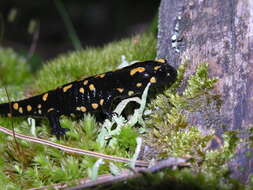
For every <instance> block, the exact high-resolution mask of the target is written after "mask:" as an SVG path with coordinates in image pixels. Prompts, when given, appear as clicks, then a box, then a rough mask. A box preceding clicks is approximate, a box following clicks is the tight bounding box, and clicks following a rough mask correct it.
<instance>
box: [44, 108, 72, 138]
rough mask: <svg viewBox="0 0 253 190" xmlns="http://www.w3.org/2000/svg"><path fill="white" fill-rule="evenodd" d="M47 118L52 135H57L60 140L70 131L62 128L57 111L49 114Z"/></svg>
mask: <svg viewBox="0 0 253 190" xmlns="http://www.w3.org/2000/svg"><path fill="white" fill-rule="evenodd" d="M47 118H48V120H49V124H50V127H51V132H52V134H53V135H55V136H56V137H57V138H58V139H59V138H60V137H62V136H64V135H65V133H66V132H67V131H68V130H69V129H66V128H62V127H61V124H60V121H59V115H58V114H57V113H56V112H55V111H51V112H49V113H48V114H47Z"/></svg>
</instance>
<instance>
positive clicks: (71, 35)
mask: <svg viewBox="0 0 253 190" xmlns="http://www.w3.org/2000/svg"><path fill="white" fill-rule="evenodd" d="M54 3H55V6H56V8H57V10H58V12H59V14H60V15H61V17H62V20H63V22H64V24H65V26H66V29H67V32H68V35H69V38H70V40H71V41H72V44H73V46H74V48H75V49H76V50H80V49H82V45H81V42H80V40H79V39H78V36H77V34H76V31H75V29H74V26H73V24H72V22H71V20H70V18H69V15H68V13H67V11H66V9H65V7H64V5H63V3H62V1H61V0H54Z"/></svg>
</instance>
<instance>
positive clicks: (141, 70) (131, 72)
mask: <svg viewBox="0 0 253 190" xmlns="http://www.w3.org/2000/svg"><path fill="white" fill-rule="evenodd" d="M144 71H145V68H144V67H137V68H134V69H132V70H131V71H130V75H132V76H133V75H134V74H135V73H137V72H139V73H142V72H144Z"/></svg>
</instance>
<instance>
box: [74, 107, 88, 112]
mask: <svg viewBox="0 0 253 190" xmlns="http://www.w3.org/2000/svg"><path fill="white" fill-rule="evenodd" d="M76 110H78V111H82V112H86V111H87V109H86V107H84V106H81V107H76Z"/></svg>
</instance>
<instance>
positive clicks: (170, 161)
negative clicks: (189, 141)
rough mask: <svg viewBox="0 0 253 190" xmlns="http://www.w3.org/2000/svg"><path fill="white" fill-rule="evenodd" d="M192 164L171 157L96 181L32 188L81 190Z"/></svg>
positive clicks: (38, 189) (39, 189)
mask: <svg viewBox="0 0 253 190" xmlns="http://www.w3.org/2000/svg"><path fill="white" fill-rule="evenodd" d="M189 166H190V164H189V163H187V159H184V158H175V157H170V158H167V159H166V160H162V161H160V162H157V163H156V165H155V166H153V167H151V168H135V169H134V172H132V171H131V170H123V171H122V172H121V173H120V175H117V176H114V175H112V174H104V175H101V176H99V177H98V178H97V180H96V181H93V180H91V179H88V178H83V179H79V180H78V181H76V180H75V181H74V183H73V181H72V182H69V183H61V184H54V185H50V186H43V187H39V188H32V189H30V190H45V189H51V188H52V189H65V190H80V189H86V188H92V187H97V186H98V185H99V186H101V185H109V184H113V183H116V182H120V181H124V180H128V179H132V178H137V177H141V176H143V174H145V173H155V172H158V171H161V170H163V169H166V168H174V167H189ZM68 184H79V185H77V186H75V187H69V188H68V186H69V185H68Z"/></svg>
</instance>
